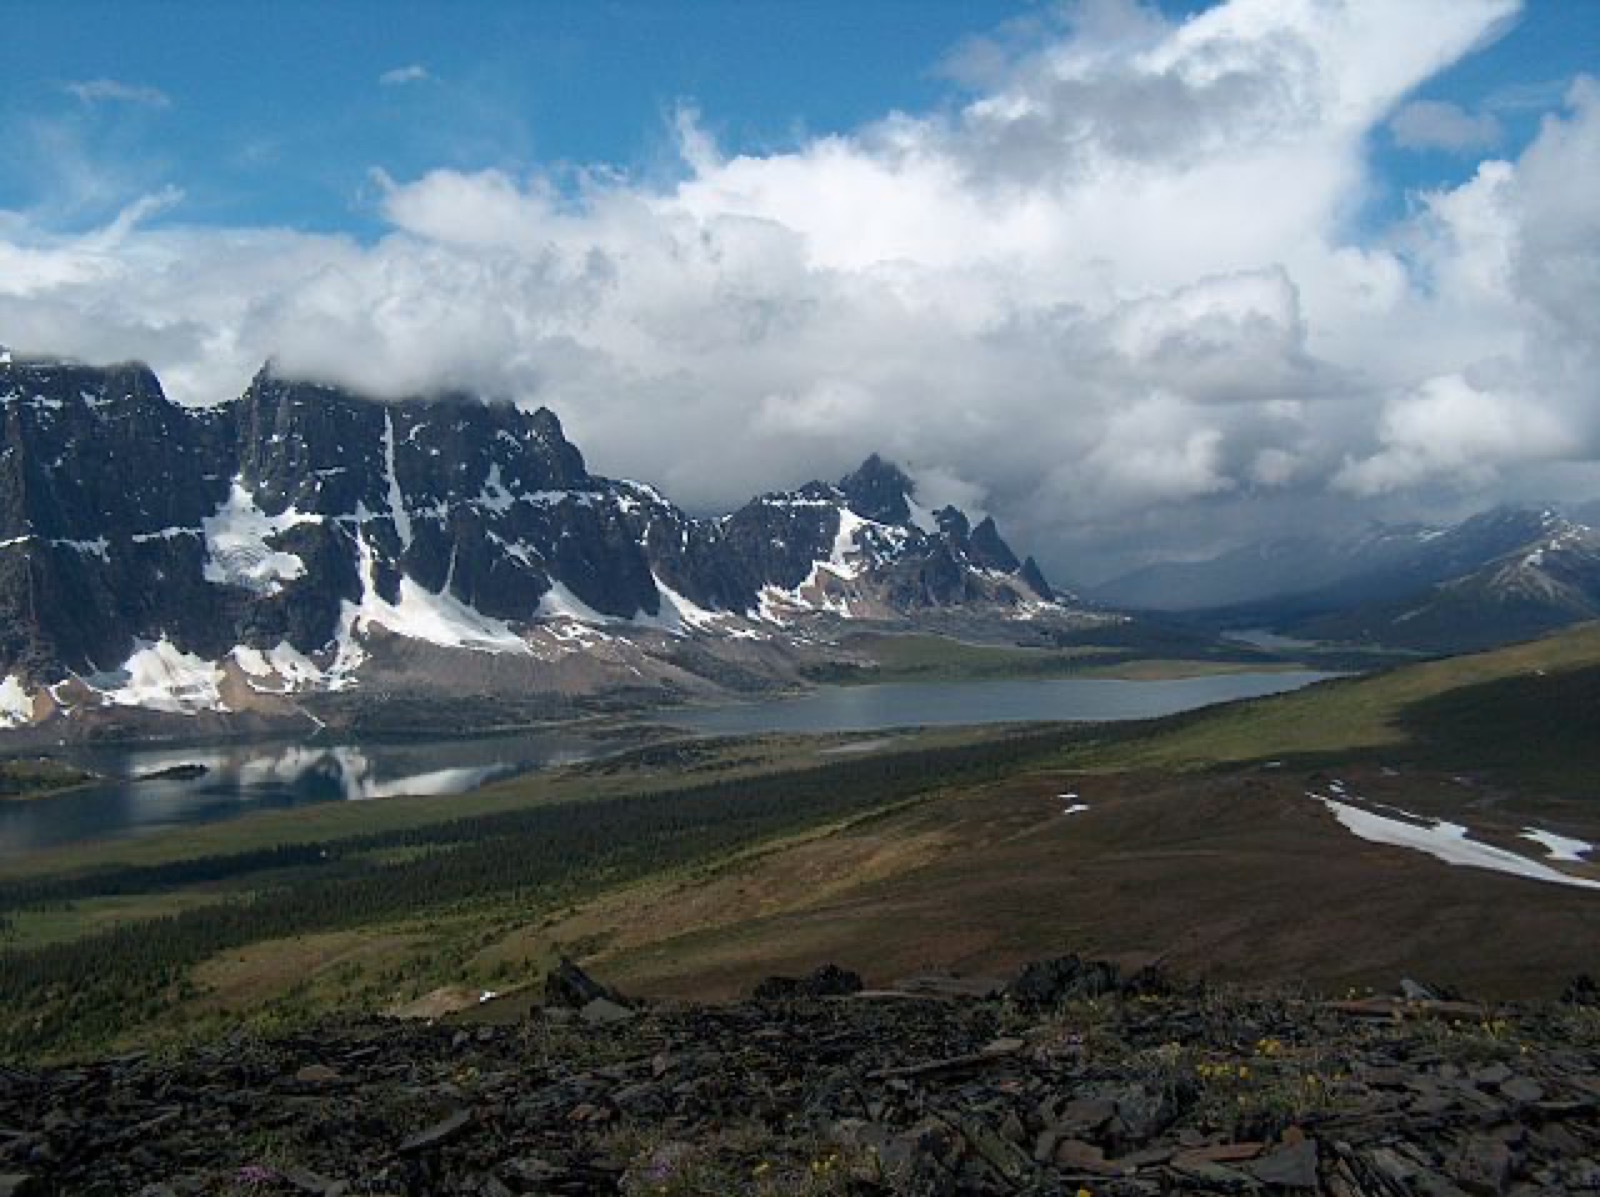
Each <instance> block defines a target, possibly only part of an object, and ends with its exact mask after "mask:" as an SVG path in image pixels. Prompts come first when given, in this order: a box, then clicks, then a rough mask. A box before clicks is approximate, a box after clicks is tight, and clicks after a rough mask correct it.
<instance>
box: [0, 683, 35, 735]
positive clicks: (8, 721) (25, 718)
mask: <svg viewBox="0 0 1600 1197" xmlns="http://www.w3.org/2000/svg"><path fill="white" fill-rule="evenodd" d="M32 721H33V697H32V696H31V695H30V694H29V693H28V691H27V690H26V689H25V688H24V687H23V685H22V681H21V679H19V678H18V677H17V675H16V674H14V673H13V674H9V675H8V676H7V677H6V680H5V681H3V682H0V727H21V726H22V725H23V724H24V723H31V722H32Z"/></svg>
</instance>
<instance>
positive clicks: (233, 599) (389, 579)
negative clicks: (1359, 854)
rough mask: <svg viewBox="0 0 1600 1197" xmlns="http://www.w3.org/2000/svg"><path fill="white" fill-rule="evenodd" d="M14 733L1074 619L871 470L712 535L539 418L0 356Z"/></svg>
mask: <svg viewBox="0 0 1600 1197" xmlns="http://www.w3.org/2000/svg"><path fill="white" fill-rule="evenodd" d="M0 415H3V418H4V434H3V448H0V678H3V679H4V680H3V682H0V722H4V723H9V724H12V725H15V724H19V723H24V722H39V721H43V720H47V719H50V718H53V717H57V716H60V715H62V714H64V713H69V712H76V713H79V714H83V713H85V712H88V711H92V710H96V709H105V708H108V707H146V708H153V709H157V710H164V711H168V712H180V713H181V712H192V711H200V710H219V709H220V710H232V711H243V710H261V709H270V708H272V707H273V706H274V703H279V704H280V705H281V703H282V701H284V700H286V699H287V698H289V697H290V696H296V695H302V694H306V693H319V692H321V693H327V692H339V691H345V690H360V689H364V688H368V687H374V686H381V687H383V688H384V689H385V690H386V691H390V690H394V689H405V688H423V689H427V688H444V689H450V690H453V691H456V692H463V691H467V692H474V693H491V692H496V691H503V690H510V691H516V692H519V693H525V692H527V691H529V690H542V689H549V690H551V691H555V692H563V693H571V692H577V691H585V692H598V691H604V690H606V689H608V688H612V687H634V688H638V689H643V690H666V691H671V692H684V691H693V690H695V689H696V688H697V687H703V686H706V685H719V684H724V683H725V682H726V681H727V678H728V676H729V675H730V673H741V672H742V673H743V674H747V675H750V676H763V675H772V674H774V673H778V674H781V673H782V671H783V668H784V667H785V666H786V665H787V666H788V667H790V668H792V665H793V660H794V658H795V656H796V654H797V653H800V654H803V653H804V652H805V651H806V648H807V646H808V645H814V644H816V643H817V642H818V641H819V639H821V638H824V637H825V629H826V628H827V627H829V626H836V625H837V624H838V622H839V621H844V620H891V621H904V620H907V619H915V618H916V617H917V615H918V613H919V612H924V611H930V610H933V609H940V610H947V609H952V608H959V609H963V610H970V611H972V612H973V613H974V614H982V615H983V616H984V617H986V618H1037V617H1040V616H1056V615H1064V614H1065V612H1066V608H1065V606H1064V605H1063V604H1062V603H1061V602H1060V601H1059V600H1058V599H1057V598H1056V596H1055V595H1054V594H1053V593H1052V592H1051V590H1050V587H1049V586H1048V584H1047V583H1046V582H1045V580H1044V578H1043V576H1042V575H1041V574H1040V572H1039V570H1038V568H1037V566H1036V565H1034V563H1033V562H1032V560H1031V559H1030V560H1026V561H1019V560H1018V559H1017V557H1016V556H1015V555H1014V554H1013V553H1012V552H1011V550H1010V548H1009V547H1008V546H1007V545H1006V544H1005V542H1004V540H1003V539H1001V537H1000V534H999V532H998V530H997V529H996V528H995V526H994V523H993V521H992V520H987V519H986V520H984V521H982V522H981V523H979V524H978V525H977V526H976V527H973V526H972V525H971V524H970V523H969V521H968V520H967V517H966V516H964V515H963V514H962V513H961V512H959V511H956V510H955V509H953V508H945V509H943V510H941V511H938V512H930V511H926V510H924V509H923V508H922V507H920V506H918V504H917V503H916V500H915V497H914V490H915V488H914V486H913V485H912V483H911V481H910V480H909V479H908V478H907V477H906V475H904V474H903V473H901V472H900V471H899V470H898V469H896V468H895V467H894V466H892V465H890V464H888V463H886V462H884V461H882V460H881V459H879V458H877V457H875V456H874V457H872V458H870V459H868V461H867V462H866V463H865V464H864V465H863V466H862V467H861V469H859V470H858V471H856V472H855V473H853V474H851V475H849V476H848V477H846V478H845V479H843V480H841V482H840V483H839V484H838V485H836V486H829V485H825V484H821V483H811V484H808V485H807V486H805V487H802V488H800V489H799V490H797V491H794V492H789V493H783V494H771V495H765V496H762V497H761V498H758V499H756V500H754V501H752V502H751V503H749V504H747V505H746V506H744V507H743V508H741V509H739V510H738V511H736V512H734V513H732V514H730V515H726V516H723V517H720V518H715V519H700V518H695V517H692V516H690V515H688V514H686V513H685V512H684V511H682V510H681V509H679V508H678V507H676V506H674V505H673V504H672V503H670V502H669V501H668V500H667V499H665V498H664V497H663V496H662V495H660V494H659V493H657V492H656V491H655V490H654V489H652V488H651V487H649V486H647V485H645V484H642V483H638V482H628V481H620V480H614V479H608V478H602V477H599V476H597V475H594V474H591V473H590V472H589V471H588V469H587V467H586V466H585V464H584V460H583V456H582V455H581V454H580V453H579V451H578V450H577V448H575V447H574V446H573V445H572V444H571V443H569V442H568V441H567V439H566V437H565V436H564V434H563V432H562V428H561V424H560V422H559V421H558V420H557V418H556V416H555V415H554V414H553V413H551V412H550V411H548V410H545V409H542V408H541V409H540V410H538V411H533V412H528V411H524V410H521V409H519V408H517V407H515V406H513V405H510V404H503V403H485V402H480V401H477V400H475V399H472V398H470V397H466V396H459V395H452V396H444V397H436V398H425V399H415V400H408V401H405V402H398V403H381V402H377V401H373V400H368V399H364V398H360V397H357V396H354V395H351V394H349V393H346V392H343V391H340V390H337V389H334V388H330V387H325V386H320V385H317V384H313V383H307V382H301V381H296V380H291V379H288V378H284V377H280V376H279V375H278V374H276V373H275V372H274V371H273V370H272V369H271V367H270V366H269V367H268V368H265V369H263V371H262V372H261V373H260V374H259V375H258V376H257V378H256V379H255V380H254V382H253V383H252V384H251V386H250V387H249V389H248V390H247V391H246V392H245V394H244V395H243V396H241V397H240V398H238V399H236V400H233V401H231V402H228V403H224V404H221V405H218V406H216V407H212V408H205V409H191V408H184V407H181V406H179V405H177V404H174V403H172V402H170V401H169V400H167V399H166V397H165V396H164V395H163V393H162V390H161V385H160V383H159V381H158V380H157V379H156V377H155V376H154V374H152V373H151V372H150V371H149V370H148V369H146V368H145V367H142V366H137V365H130V366H119V367H112V368H94V367H88V366H80V365H73V364H65V363H59V362H53V361H43V360H29V359H24V358H20V357H18V358H10V357H8V358H7V360H5V361H3V362H0Z"/></svg>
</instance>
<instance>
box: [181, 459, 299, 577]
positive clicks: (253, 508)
mask: <svg viewBox="0 0 1600 1197" xmlns="http://www.w3.org/2000/svg"><path fill="white" fill-rule="evenodd" d="M321 522H322V516H320V515H311V514H306V513H303V512H300V511H297V510H295V508H293V507H288V508H286V509H284V510H283V511H282V512H280V513H279V514H277V515H268V514H267V513H266V512H264V511H262V510H261V508H260V507H258V506H257V505H256V500H255V496H254V495H252V494H251V493H250V492H249V491H248V490H246V489H245V487H244V484H243V483H242V482H240V481H238V480H237V479H235V481H234V483H233V487H232V489H231V490H229V492H228V498H227V500H226V501H225V502H224V503H223V504H222V506H220V507H218V508H217V511H216V514H215V515H211V516H208V517H207V518H206V519H204V520H202V521H201V527H200V531H201V534H202V535H203V536H204V537H205V540H206V563H205V570H204V577H205V580H206V581H208V582H217V583H221V584H223V585H227V586H239V587H242V588H243V589H245V590H249V591H251V592H252V593H254V594H262V595H273V594H278V593H279V592H280V591H282V589H283V583H285V582H292V581H294V580H295V579H296V578H300V577H304V576H305V572H306V563H305V562H304V561H302V560H301V559H300V558H299V557H298V556H296V555H295V554H294V553H286V552H284V551H283V550H281V549H275V548H273V547H272V546H271V545H270V544H269V543H268V541H269V540H270V539H271V538H272V537H274V536H276V535H278V534H279V533H280V532H285V531H287V530H288V529H290V528H293V527H296V526H298V525H300V524H320V523H321ZM181 531H182V529H172V528H169V529H166V530H165V532H166V533H177V532H181Z"/></svg>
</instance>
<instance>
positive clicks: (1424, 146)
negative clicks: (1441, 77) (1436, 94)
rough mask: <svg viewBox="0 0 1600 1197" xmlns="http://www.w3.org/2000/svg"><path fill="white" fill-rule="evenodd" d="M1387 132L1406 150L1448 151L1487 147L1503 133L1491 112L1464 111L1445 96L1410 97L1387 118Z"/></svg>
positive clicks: (1462, 151)
mask: <svg viewBox="0 0 1600 1197" xmlns="http://www.w3.org/2000/svg"><path fill="white" fill-rule="evenodd" d="M1389 132H1390V133H1391V134H1392V135H1393V137H1394V140H1395V144H1397V145H1400V146H1403V147H1404V148H1406V149H1408V150H1449V151H1450V152H1452V153H1464V152H1467V151H1471V150H1486V149H1489V148H1490V147H1492V146H1494V145H1497V144H1498V143H1499V141H1500V138H1501V136H1502V134H1503V131H1502V130H1501V128H1500V122H1499V121H1498V120H1496V119H1495V117H1494V115H1493V114H1492V113H1488V112H1478V113H1472V112H1468V111H1467V110H1466V109H1465V108H1463V107H1461V106H1460V105H1459V104H1452V103H1450V102H1449V101H1447V100H1413V101H1412V102H1411V103H1409V104H1407V105H1406V106H1405V107H1404V108H1402V109H1400V111H1399V112H1397V113H1395V114H1394V116H1393V117H1391V118H1390V120H1389Z"/></svg>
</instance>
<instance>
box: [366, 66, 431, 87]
mask: <svg viewBox="0 0 1600 1197" xmlns="http://www.w3.org/2000/svg"><path fill="white" fill-rule="evenodd" d="M432 78H433V76H432V75H431V74H429V73H428V68H427V67H425V66H423V65H422V64H421V63H420V62H413V63H411V64H409V65H407V66H399V67H394V68H392V69H391V70H387V71H384V72H383V74H381V75H379V76H378V83H379V85H380V86H382V87H401V86H404V85H405V84H407V83H426V82H427V81H428V80H429V79H432Z"/></svg>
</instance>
